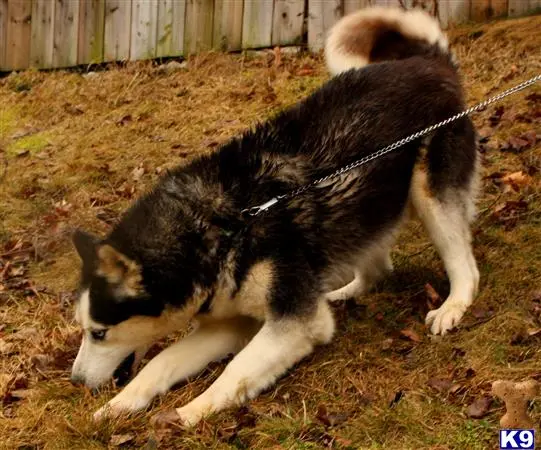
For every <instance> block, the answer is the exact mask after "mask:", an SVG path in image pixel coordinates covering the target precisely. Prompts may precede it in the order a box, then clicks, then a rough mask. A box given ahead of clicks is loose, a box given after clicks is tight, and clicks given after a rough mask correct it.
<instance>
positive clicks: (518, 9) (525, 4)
mask: <svg viewBox="0 0 541 450" xmlns="http://www.w3.org/2000/svg"><path fill="white" fill-rule="evenodd" d="M472 1H475V0H472ZM532 3H533V2H532ZM529 9H530V2H529V1H528V0H509V9H508V14H509V16H510V17H513V16H520V15H522V14H525V13H527V12H528V10H529Z"/></svg>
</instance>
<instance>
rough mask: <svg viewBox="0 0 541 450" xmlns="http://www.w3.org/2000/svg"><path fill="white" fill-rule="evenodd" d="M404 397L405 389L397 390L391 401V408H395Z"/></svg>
mask: <svg viewBox="0 0 541 450" xmlns="http://www.w3.org/2000/svg"><path fill="white" fill-rule="evenodd" d="M403 397H404V391H396V392H395V394H394V396H393V398H392V399H391V401H390V402H389V408H394V407H395V406H396V405H397V404H398V402H399V401H400V400H402V398H403Z"/></svg>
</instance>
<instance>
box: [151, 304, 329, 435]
mask: <svg viewBox="0 0 541 450" xmlns="http://www.w3.org/2000/svg"><path fill="white" fill-rule="evenodd" d="M333 331H334V320H333V317H332V314H331V312H330V309H329V306H328V304H327V302H321V303H320V304H319V306H318V308H317V312H316V313H315V314H314V317H312V318H311V319H310V318H309V319H308V320H307V319H306V318H295V319H293V318H287V319H281V320H278V321H274V320H273V321H268V322H266V323H265V324H264V325H263V327H262V328H261V330H260V331H259V332H258V333H257V334H256V335H255V337H254V338H253V339H252V340H251V341H250V342H249V343H248V345H247V346H246V347H245V348H244V349H243V350H241V351H240V352H239V354H238V355H237V356H235V357H234V358H233V360H232V361H231V362H230V363H229V364H228V366H227V367H226V368H225V370H224V372H223V373H222V375H220V377H219V378H218V379H217V380H216V381H215V382H214V383H213V384H212V386H210V388H208V389H207V390H206V391H205V392H203V394H201V395H200V396H199V397H197V398H195V399H194V400H192V401H191V402H190V403H188V404H187V405H186V406H184V407H182V408H177V409H175V410H169V411H164V412H162V413H159V414H158V415H156V416H155V417H154V419H153V420H154V423H155V424H156V425H164V424H166V423H168V422H174V421H180V422H182V424H184V425H188V426H193V425H195V424H196V423H197V422H199V421H200V420H201V419H202V418H203V417H205V416H207V415H209V414H212V413H215V412H218V411H221V410H223V409H225V408H228V407H231V406H236V405H240V404H242V403H244V402H245V401H246V400H248V399H251V398H254V397H255V396H256V395H258V394H259V393H260V392H261V391H262V390H264V389H266V388H268V387H269V386H271V385H272V384H274V383H275V381H276V380H277V379H278V378H279V377H280V376H282V375H283V374H284V373H285V372H286V371H287V370H288V369H290V368H291V367H292V366H293V365H294V364H295V363H297V362H299V361H300V360H301V359H303V358H304V357H305V356H307V355H308V354H310V353H311V352H312V350H313V348H314V345H316V344H323V343H327V342H328V341H329V340H330V339H331V337H332V334H333Z"/></svg>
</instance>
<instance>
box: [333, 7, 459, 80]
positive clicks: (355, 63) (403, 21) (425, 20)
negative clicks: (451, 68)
mask: <svg viewBox="0 0 541 450" xmlns="http://www.w3.org/2000/svg"><path fill="white" fill-rule="evenodd" d="M412 56H424V57H427V58H435V57H441V56H446V57H447V58H449V62H450V63H453V59H452V55H451V54H450V53H449V43H448V41H447V37H446V36H445V34H444V33H443V31H442V29H441V27H440V25H439V23H438V21H437V20H436V19H435V18H434V17H432V16H430V15H428V14H427V13H426V12H424V11H421V10H418V9H416V10H410V11H406V10H403V9H400V8H377V7H376V8H367V9H362V10H360V11H358V12H355V13H353V14H350V15H348V16H346V17H344V18H342V19H341V20H339V21H338V22H337V23H336V24H335V25H334V26H333V27H332V28H331V30H330V32H329V34H328V36H327V41H326V43H325V59H326V61H327V67H328V68H329V71H330V72H331V74H332V75H333V76H334V75H338V74H339V73H342V72H345V71H347V70H350V69H353V68H361V67H364V66H366V65H368V64H371V63H374V62H379V61H386V60H396V59H405V58H409V57H412Z"/></svg>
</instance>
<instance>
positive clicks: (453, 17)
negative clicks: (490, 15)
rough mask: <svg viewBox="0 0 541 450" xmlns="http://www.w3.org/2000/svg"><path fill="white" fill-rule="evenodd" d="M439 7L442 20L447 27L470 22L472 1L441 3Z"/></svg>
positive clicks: (462, 0)
mask: <svg viewBox="0 0 541 450" xmlns="http://www.w3.org/2000/svg"><path fill="white" fill-rule="evenodd" d="M473 1H475V0H473ZM439 6H440V8H439V9H440V19H441V20H442V23H443V24H444V26H446V27H448V26H453V25H457V24H459V23H466V22H468V21H469V20H470V0H460V1H443V2H442V1H440V5H439Z"/></svg>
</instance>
